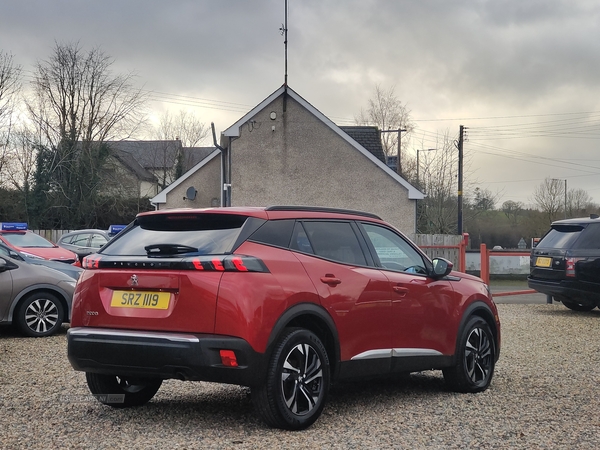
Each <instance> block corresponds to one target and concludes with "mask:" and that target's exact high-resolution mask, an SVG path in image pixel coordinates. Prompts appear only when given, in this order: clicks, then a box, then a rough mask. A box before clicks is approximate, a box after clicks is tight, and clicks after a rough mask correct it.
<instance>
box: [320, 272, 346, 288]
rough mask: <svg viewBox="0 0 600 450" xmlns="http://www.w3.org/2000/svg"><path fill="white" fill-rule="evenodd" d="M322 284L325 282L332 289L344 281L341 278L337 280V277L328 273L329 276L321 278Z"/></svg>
mask: <svg viewBox="0 0 600 450" xmlns="http://www.w3.org/2000/svg"><path fill="white" fill-rule="evenodd" d="M321 282H323V283H325V284H327V285H329V286H331V287H335V286H337V285H338V284H340V283H341V282H342V280H340V279H339V278H336V276H335V275H333V274H332V273H327V274H325V276H324V277H321Z"/></svg>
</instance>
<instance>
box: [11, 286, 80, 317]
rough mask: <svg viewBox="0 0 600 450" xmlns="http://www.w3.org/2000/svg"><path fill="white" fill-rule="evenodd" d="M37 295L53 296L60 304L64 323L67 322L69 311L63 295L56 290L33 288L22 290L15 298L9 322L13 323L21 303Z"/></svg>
mask: <svg viewBox="0 0 600 450" xmlns="http://www.w3.org/2000/svg"><path fill="white" fill-rule="evenodd" d="M38 293H43V294H50V295H53V296H55V297H56V298H57V299H58V300H59V301H60V304H61V306H62V308H63V311H64V315H65V317H64V322H69V320H70V317H71V314H70V313H71V309H70V308H69V305H68V303H67V298H66V296H65V293H63V292H61V291H59V290H56V289H50V288H47V287H34V288H32V289H28V290H23V291H22V292H21V293H20V294H19V295H18V297H16V298H15V299H14V301H13V303H12V305H11V308H10V311H9V315H8V316H9V319H10V320H11V321H14V315H15V313H16V312H17V311H18V310H19V308H21V306H22V305H23V302H25V301H26V300H27V299H28V298H29V297H30V296H32V295H34V294H38Z"/></svg>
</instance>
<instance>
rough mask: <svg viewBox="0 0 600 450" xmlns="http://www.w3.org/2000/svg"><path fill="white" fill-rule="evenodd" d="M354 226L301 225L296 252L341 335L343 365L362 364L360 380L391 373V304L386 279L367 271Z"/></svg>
mask: <svg viewBox="0 0 600 450" xmlns="http://www.w3.org/2000/svg"><path fill="white" fill-rule="evenodd" d="M357 233H358V229H357V227H356V225H355V224H354V223H353V222H351V221H321V220H305V221H303V222H298V223H297V224H296V228H295V229H294V233H293V236H292V242H291V245H290V247H291V248H292V250H296V251H297V253H296V255H297V257H298V259H299V260H300V261H301V262H302V264H303V266H304V268H305V270H306V272H307V273H308V275H309V277H310V278H311V280H312V282H313V284H314V286H315V288H316V290H317V292H318V293H319V296H320V298H321V301H322V305H323V306H324V307H325V308H326V309H327V311H328V312H329V313H330V315H331V317H332V318H333V320H334V322H335V324H336V327H337V331H338V334H339V341H340V351H341V355H340V356H341V360H342V361H349V360H354V361H355V362H361V361H364V362H365V363H366V364H364V365H362V367H360V369H359V370H361V371H362V373H361V375H365V374H368V373H382V372H388V371H389V369H390V363H391V360H390V357H391V325H392V321H391V314H390V313H391V299H390V295H389V291H388V281H387V278H386V277H385V276H384V275H383V274H382V273H381V272H380V271H379V270H377V269H375V268H373V267H369V264H368V263H367V256H366V255H365V253H364V249H363V246H361V243H360V242H359V237H358V234H357Z"/></svg>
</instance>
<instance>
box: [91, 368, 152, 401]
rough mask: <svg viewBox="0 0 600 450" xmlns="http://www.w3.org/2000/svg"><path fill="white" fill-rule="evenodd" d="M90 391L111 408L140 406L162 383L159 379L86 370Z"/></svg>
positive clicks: (150, 397)
mask: <svg viewBox="0 0 600 450" xmlns="http://www.w3.org/2000/svg"><path fill="white" fill-rule="evenodd" d="M85 378H86V380H87V384H88V388H89V389H90V392H91V393H92V394H93V395H94V397H96V399H97V400H98V401H99V402H100V403H103V404H105V405H108V406H112V407H113V408H129V407H131V406H142V405H144V404H146V403H148V402H149V401H150V399H152V397H154V395H155V394H156V393H157V392H158V390H159V389H160V386H161V384H162V380H161V379H154V378H136V377H125V376H118V375H105V374H99V373H90V372H86V374H85Z"/></svg>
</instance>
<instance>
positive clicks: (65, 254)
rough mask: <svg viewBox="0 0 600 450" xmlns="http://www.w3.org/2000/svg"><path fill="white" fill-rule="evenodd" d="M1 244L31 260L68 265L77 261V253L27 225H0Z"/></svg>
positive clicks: (7, 223) (10, 223)
mask: <svg viewBox="0 0 600 450" xmlns="http://www.w3.org/2000/svg"><path fill="white" fill-rule="evenodd" d="M0 242H2V243H4V244H5V245H7V246H9V247H12V248H14V249H15V250H18V251H20V252H21V253H23V254H24V255H26V256H29V257H31V258H42V259H49V260H52V261H60V262H63V263H68V264H73V263H74V262H75V261H76V260H77V255H75V253H73V252H71V251H69V250H66V249H64V248H61V247H59V246H58V245H56V244H54V243H53V242H50V241H49V240H47V239H45V238H44V237H42V236H40V235H38V234H35V233H34V232H32V231H30V230H28V229H27V224H26V223H21V222H18V223H17V222H3V223H2V224H0Z"/></svg>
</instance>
